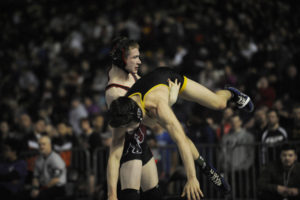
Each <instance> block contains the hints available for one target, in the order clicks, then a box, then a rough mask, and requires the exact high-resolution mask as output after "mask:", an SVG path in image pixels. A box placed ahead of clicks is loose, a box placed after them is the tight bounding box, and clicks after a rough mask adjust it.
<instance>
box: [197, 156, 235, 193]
mask: <svg viewBox="0 0 300 200" xmlns="http://www.w3.org/2000/svg"><path fill="white" fill-rule="evenodd" d="M198 159H199V161H200V162H198V163H201V164H200V170H201V172H203V173H204V174H205V175H206V176H207V178H208V179H209V180H210V181H211V182H212V183H213V184H214V186H215V187H216V188H217V189H218V190H220V191H221V192H222V193H223V194H224V195H227V194H229V193H230V192H231V187H230V185H229V184H228V182H227V181H226V180H225V179H224V177H223V176H222V175H221V174H219V173H218V172H217V170H216V169H215V168H214V167H213V166H211V165H210V164H209V163H206V162H205V160H204V159H203V158H202V156H200V157H199V158H198Z"/></svg>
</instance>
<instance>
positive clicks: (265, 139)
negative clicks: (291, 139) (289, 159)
mask: <svg viewBox="0 0 300 200" xmlns="http://www.w3.org/2000/svg"><path fill="white" fill-rule="evenodd" d="M267 119H268V127H267V129H266V130H265V131H264V132H263V134H262V137H261V142H262V144H263V145H264V146H263V148H262V163H263V164H266V163H267V161H273V160H274V159H276V155H278V154H279V152H278V146H277V145H278V144H280V143H283V142H285V141H287V139H288V134H287V132H286V130H285V129H284V128H282V127H281V126H280V124H279V118H278V114H277V111H276V110H269V111H268V113H267Z"/></svg>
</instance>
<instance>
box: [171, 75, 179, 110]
mask: <svg viewBox="0 0 300 200" xmlns="http://www.w3.org/2000/svg"><path fill="white" fill-rule="evenodd" d="M168 83H169V91H170V93H169V106H172V105H173V104H174V103H176V101H177V97H178V93H179V89H180V85H181V83H178V80H177V79H175V82H173V81H171V80H170V79H168Z"/></svg>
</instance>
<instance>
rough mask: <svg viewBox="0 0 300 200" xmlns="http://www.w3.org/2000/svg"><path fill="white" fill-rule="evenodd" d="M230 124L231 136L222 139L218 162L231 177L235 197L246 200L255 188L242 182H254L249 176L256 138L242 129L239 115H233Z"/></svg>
mask: <svg viewBox="0 0 300 200" xmlns="http://www.w3.org/2000/svg"><path fill="white" fill-rule="evenodd" d="M230 122H231V129H230V132H229V134H227V135H224V136H223V138H222V139H221V143H220V144H221V153H220V154H219V155H218V156H219V159H218V160H219V163H220V166H223V170H224V172H225V173H227V174H228V175H229V177H230V178H229V179H228V180H229V181H230V182H231V185H232V187H233V188H234V189H233V194H234V196H235V197H237V198H246V197H247V196H246V195H247V193H248V192H249V190H251V189H253V188H251V187H249V184H248V183H245V182H244V181H242V180H243V179H244V180H248V181H250V182H251V181H252V182H253V177H252V176H249V169H250V168H251V167H252V166H253V164H254V150H255V149H254V147H253V143H254V137H253V135H252V134H251V133H249V132H248V131H246V130H245V129H244V128H243V127H242V120H241V118H240V116H239V115H237V114H235V115H233V116H232V117H231V118H230ZM247 190H248V191H247Z"/></svg>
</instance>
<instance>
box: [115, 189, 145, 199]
mask: <svg viewBox="0 0 300 200" xmlns="http://www.w3.org/2000/svg"><path fill="white" fill-rule="evenodd" d="M129 199H130V200H140V191H138V190H134V189H125V190H121V192H120V197H119V200H129Z"/></svg>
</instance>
